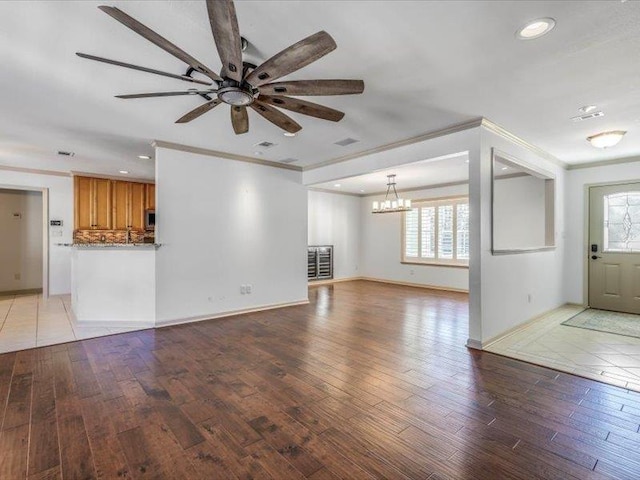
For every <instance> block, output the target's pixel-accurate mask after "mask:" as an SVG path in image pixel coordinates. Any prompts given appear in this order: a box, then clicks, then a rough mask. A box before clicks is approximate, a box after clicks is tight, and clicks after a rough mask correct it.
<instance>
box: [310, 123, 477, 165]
mask: <svg viewBox="0 0 640 480" xmlns="http://www.w3.org/2000/svg"><path fill="white" fill-rule="evenodd" d="M482 121H483V119H482V118H476V119H474V120H471V121H469V122H464V123H459V124H456V125H452V126H450V127H446V128H443V129H440V130H435V131H432V132H427V133H423V134H421V135H418V136H417V137H411V138H407V139H404V140H399V141H397V142H392V143H387V144H385V145H380V146H378V147H374V148H370V149H369V150H363V151H362V152H357V153H351V154H349V155H344V156H342V157H337V158H333V159H330V160H325V161H323V162H319V163H314V164H313V165H307V166H306V167H302V170H303V171H305V172H306V171H308V170H315V169H317V168H322V167H327V166H329V165H335V164H336V163H342V162H346V161H347V160H353V159H355V158H360V157H366V156H367V155H373V154H374V153H380V152H384V151H387V150H392V149H394V148H399V147H404V146H406V145H411V144H413V143H418V142H424V141H425V140H431V139H433V138H438V137H444V136H445V135H451V134H452V133H457V132H462V131H464V130H471V129H472V128H476V127H479V126H481V125H482Z"/></svg>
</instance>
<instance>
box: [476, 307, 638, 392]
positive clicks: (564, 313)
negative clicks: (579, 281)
mask: <svg viewBox="0 0 640 480" xmlns="http://www.w3.org/2000/svg"><path fill="white" fill-rule="evenodd" d="M582 310H583V308H582V307H578V306H564V307H561V308H559V309H557V310H554V311H553V312H551V313H549V314H547V315H544V316H543V317H540V318H539V319H538V320H536V321H534V322H532V323H530V324H529V325H527V326H526V327H524V328H523V329H521V330H517V331H515V332H514V333H512V334H510V335H508V336H506V337H504V338H502V339H500V340H498V341H496V342H494V343H492V344H491V345H489V346H488V347H486V348H485V350H487V351H489V352H493V353H498V354H500V355H504V356H506V357H511V358H515V359H518V360H524V361H527V362H530V363H535V364H537V365H542V366H545V367H551V368H554V369H556V370H560V371H563V372H567V373H573V374H576V375H580V376H582V377H587V378H591V379H593V380H598V381H601V382H604V383H609V384H611V385H616V386H619V387H624V388H628V389H630V390H634V391H637V392H640V338H635V337H625V336H623V335H614V334H612V333H605V332H596V331H594V330H586V329H584V328H576V327H569V326H567V325H561V323H562V322H564V321H565V320H567V319H568V318H571V317H572V316H574V315H576V314H577V313H579V312H580V311H582Z"/></svg>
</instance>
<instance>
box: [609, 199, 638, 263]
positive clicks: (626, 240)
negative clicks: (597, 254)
mask: <svg viewBox="0 0 640 480" xmlns="http://www.w3.org/2000/svg"><path fill="white" fill-rule="evenodd" d="M604 250H605V251H607V252H639V251H640V192H622V193H612V194H610V195H604Z"/></svg>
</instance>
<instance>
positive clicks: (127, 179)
mask: <svg viewBox="0 0 640 480" xmlns="http://www.w3.org/2000/svg"><path fill="white" fill-rule="evenodd" d="M71 176H72V177H90V178H104V179H105V180H122V181H124V182H131V183H149V184H151V185H153V184H155V182H156V181H155V180H151V179H149V178H136V177H129V176H126V175H105V174H102V173H91V172H78V171H76V170H71Z"/></svg>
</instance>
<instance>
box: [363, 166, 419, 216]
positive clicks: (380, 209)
mask: <svg viewBox="0 0 640 480" xmlns="http://www.w3.org/2000/svg"><path fill="white" fill-rule="evenodd" d="M391 189H393V195H392V196H391V198H389V194H390V193H391ZM394 196H395V198H394ZM408 210H411V200H410V199H408V198H406V199H402V198H400V197H398V192H397V191H396V176H395V175H387V194H386V195H385V197H384V201H382V202H377V201H375V202H373V205H372V208H371V213H393V212H406V211H408Z"/></svg>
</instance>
